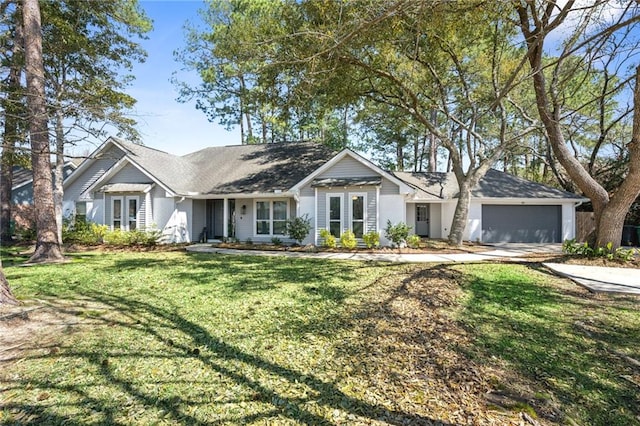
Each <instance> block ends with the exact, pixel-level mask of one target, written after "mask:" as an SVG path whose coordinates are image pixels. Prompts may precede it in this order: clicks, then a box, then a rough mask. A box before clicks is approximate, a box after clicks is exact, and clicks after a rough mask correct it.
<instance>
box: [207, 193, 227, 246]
mask: <svg viewBox="0 0 640 426" xmlns="http://www.w3.org/2000/svg"><path fill="white" fill-rule="evenodd" d="M223 232H224V200H207V238H209V239H220V238H222V237H223V235H224V234H223Z"/></svg>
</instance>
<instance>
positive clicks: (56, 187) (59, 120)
mask: <svg viewBox="0 0 640 426" xmlns="http://www.w3.org/2000/svg"><path fill="white" fill-rule="evenodd" d="M63 121H64V117H63V115H62V109H61V107H60V106H58V108H57V109H56V168H55V171H54V173H53V204H54V208H55V212H56V231H57V232H56V233H57V236H58V243H59V244H62V199H63V198H64V188H63V187H62V184H63V182H64V128H63V124H64V123H63Z"/></svg>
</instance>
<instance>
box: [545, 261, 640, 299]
mask: <svg viewBox="0 0 640 426" xmlns="http://www.w3.org/2000/svg"><path fill="white" fill-rule="evenodd" d="M543 265H544V266H546V267H547V268H549V269H550V270H551V271H553V272H554V273H556V274H558V275H560V276H563V277H566V278H569V279H570V280H572V281H574V282H575V283H577V284H579V285H581V286H583V287H586V288H587V289H588V290H590V291H593V292H595V293H625V294H635V295H640V269H633V268H607V267H602V266H586V265H567V264H564V263H543Z"/></svg>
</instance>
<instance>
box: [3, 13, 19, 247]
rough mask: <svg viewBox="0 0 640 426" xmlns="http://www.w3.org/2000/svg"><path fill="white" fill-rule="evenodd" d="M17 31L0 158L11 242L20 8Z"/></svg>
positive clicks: (6, 229)
mask: <svg viewBox="0 0 640 426" xmlns="http://www.w3.org/2000/svg"><path fill="white" fill-rule="evenodd" d="M15 16H16V22H15V30H14V31H15V32H14V37H13V39H14V40H13V52H12V54H11V65H10V68H9V75H8V76H7V90H8V93H7V99H6V104H5V105H4V136H3V138H2V157H1V158H0V162H1V164H2V165H1V166H0V241H1V242H3V243H8V242H11V241H12V239H11V203H12V200H11V188H12V187H13V165H14V153H15V147H16V143H17V141H18V138H19V136H18V128H19V124H18V121H19V116H20V112H21V110H22V102H23V99H22V96H23V94H22V93H21V91H22V90H21V89H22V86H21V85H20V78H21V75H22V45H23V39H22V22H21V20H22V16H21V13H20V9H19V8H18V10H17V11H16V13H15Z"/></svg>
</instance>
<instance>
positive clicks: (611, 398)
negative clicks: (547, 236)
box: [455, 265, 640, 425]
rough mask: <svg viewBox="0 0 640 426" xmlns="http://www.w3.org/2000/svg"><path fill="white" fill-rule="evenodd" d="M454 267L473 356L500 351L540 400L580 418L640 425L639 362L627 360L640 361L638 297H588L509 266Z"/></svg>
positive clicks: (487, 356)
mask: <svg viewBox="0 0 640 426" xmlns="http://www.w3.org/2000/svg"><path fill="white" fill-rule="evenodd" d="M455 269H456V270H458V271H460V272H461V273H463V274H464V279H463V280H462V281H463V282H465V283H466V284H465V290H466V292H467V294H466V303H465V305H466V306H465V307H464V309H463V310H462V311H461V312H460V319H461V321H462V322H463V323H464V324H465V325H466V327H467V328H468V329H469V330H470V331H471V332H472V333H473V335H474V336H475V346H474V347H473V349H472V352H473V354H474V355H476V356H478V357H479V358H480V359H481V360H483V361H484V362H495V361H496V358H495V357H497V358H498V359H499V362H501V363H504V364H506V366H507V367H508V368H509V369H511V370H513V371H517V372H518V373H519V374H521V375H523V376H524V377H526V378H528V379H529V380H530V381H532V382H534V383H535V386H536V388H537V389H536V391H537V392H536V394H535V396H534V398H535V399H537V400H538V402H540V403H543V402H544V401H545V400H555V401H556V403H557V404H559V405H560V407H561V408H562V410H563V411H564V413H565V414H566V415H567V417H570V418H572V419H574V420H576V421H577V422H578V423H579V424H593V425H630V424H640V408H639V407H640V398H639V396H638V395H640V388H639V387H640V381H638V379H639V378H640V368H638V366H637V365H634V363H633V362H629V361H628V360H626V359H625V358H624V356H627V357H631V358H632V359H635V360H640V311H639V306H640V305H639V303H638V302H640V299H638V298H637V297H632V296H628V297H625V296H609V295H600V296H598V295H593V294H590V293H586V292H585V291H579V290H578V289H577V288H575V287H574V286H573V284H568V285H560V284H559V283H558V280H556V279H550V278H549V277H546V276H544V275H542V274H539V273H535V272H532V271H531V270H530V269H526V268H523V267H515V266H512V265H484V266H483V267H481V268H473V269H468V268H466V267H460V266H458V267H455ZM624 376H626V377H628V378H632V380H633V378H634V377H635V379H634V380H635V382H636V385H634V384H633V383H632V382H630V381H629V380H627V379H625V378H624ZM503 385H504V386H508V384H503Z"/></svg>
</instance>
